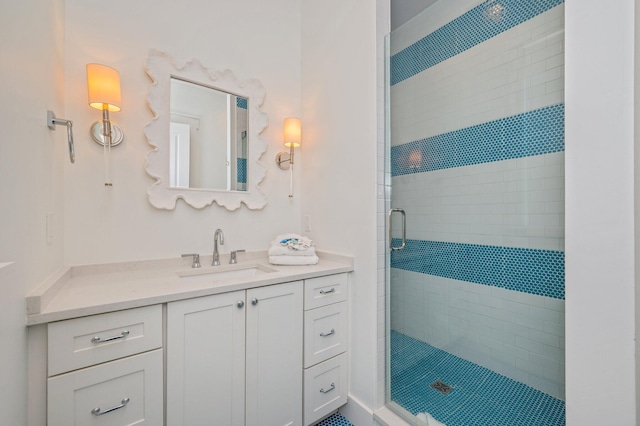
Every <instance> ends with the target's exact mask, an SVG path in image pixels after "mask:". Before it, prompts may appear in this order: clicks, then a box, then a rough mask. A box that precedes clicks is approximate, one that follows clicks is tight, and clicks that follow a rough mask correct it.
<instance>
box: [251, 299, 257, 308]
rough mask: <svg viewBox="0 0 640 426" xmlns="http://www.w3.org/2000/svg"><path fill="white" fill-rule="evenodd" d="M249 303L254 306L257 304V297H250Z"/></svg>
mask: <svg viewBox="0 0 640 426" xmlns="http://www.w3.org/2000/svg"><path fill="white" fill-rule="evenodd" d="M251 304H252V305H253V306H256V305H257V304H258V299H256V298H255V297H254V298H253V299H251Z"/></svg>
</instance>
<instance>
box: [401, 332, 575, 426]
mask: <svg viewBox="0 0 640 426" xmlns="http://www.w3.org/2000/svg"><path fill="white" fill-rule="evenodd" d="M436 380H440V381H442V382H444V383H446V384H448V385H450V386H453V388H454V390H453V391H451V393H449V394H448V395H443V394H441V393H440V392H438V391H436V390H434V389H432V388H431V387H430V386H429V385H430V384H431V383H433V382H435V381H436ZM391 399H392V400H393V401H395V402H396V403H398V404H399V405H401V406H402V407H404V408H405V409H406V410H407V411H409V412H410V413H411V414H413V415H415V414H417V413H419V412H423V411H426V412H429V413H430V414H431V415H432V416H433V417H435V418H436V419H437V420H440V421H441V422H443V423H445V424H446V425H447V426H518V425H522V426H564V425H565V423H566V420H565V403H564V401H561V400H559V399H557V398H554V397H552V396H549V395H547V394H545V393H543V392H540V391H538V390H536V389H533V388H531V387H529V386H527V385H525V384H523V383H520V382H516V381H515V380H512V379H509V378H508V377H505V376H502V375H500V374H498V373H495V372H493V371H491V370H489V369H487V368H484V367H481V366H479V365H477V364H474V363H472V362H469V361H466V360H464V359H462V358H458V357H456V356H454V355H451V354H449V353H448V352H445V351H443V350H440V349H437V348H434V347H433V346H431V345H429V344H427V343H424V342H421V341H419V340H416V339H413V338H411V337H408V336H405V335H403V334H401V333H398V332H395V331H391Z"/></svg>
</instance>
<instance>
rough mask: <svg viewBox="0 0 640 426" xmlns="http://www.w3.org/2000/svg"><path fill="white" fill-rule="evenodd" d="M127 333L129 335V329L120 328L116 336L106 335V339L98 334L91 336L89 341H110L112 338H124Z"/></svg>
mask: <svg viewBox="0 0 640 426" xmlns="http://www.w3.org/2000/svg"><path fill="white" fill-rule="evenodd" d="M128 335H129V330H122V333H120V334H118V335H117V336H112V337H107V338H106V339H103V338H102V337H100V336H95V337H92V338H91V343H105V342H111V341H112V340H118V339H124V338H125V337H127V336H128Z"/></svg>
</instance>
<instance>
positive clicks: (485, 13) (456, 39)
mask: <svg viewBox="0 0 640 426" xmlns="http://www.w3.org/2000/svg"><path fill="white" fill-rule="evenodd" d="M563 3H564V0H526V1H523V0H499V1H495V0H488V1H485V2H483V3H481V4H480V5H478V6H476V7H474V8H473V9H471V10H470V11H468V12H466V13H464V14H463V15H460V16H459V17H457V18H456V19H454V20H453V21H451V22H449V23H447V24H445V25H444V26H442V27H440V28H438V29H437V30H435V31H434V32H432V33H431V34H429V35H427V36H426V37H424V38H422V39H420V40H418V41H416V42H415V43H413V44H412V45H410V46H408V47H407V48H405V49H403V50H401V51H400V52H398V53H396V54H395V55H392V56H391V85H394V84H397V83H399V82H401V81H403V80H406V79H408V78H410V77H412V76H414V75H416V74H418V73H420V72H422V71H424V70H426V69H428V68H431V67H433V66H434V65H437V64H439V63H440V62H443V61H446V60H447V59H449V58H452V57H454V56H456V55H458V54H460V53H462V52H464V51H466V50H469V49H471V48H472V47H474V46H477V45H478V44H480V43H483V42H485V41H487V40H489V39H490V38H492V37H495V36H497V35H498V34H500V33H503V32H505V31H507V30H509V29H511V28H513V27H515V26H517V25H520V24H522V23H523V22H525V21H528V20H529V19H531V18H534V17H536V16H538V15H540V14H542V13H544V12H546V11H547V10H549V9H551V8H554V7H556V6H558V5H560V4H563Z"/></svg>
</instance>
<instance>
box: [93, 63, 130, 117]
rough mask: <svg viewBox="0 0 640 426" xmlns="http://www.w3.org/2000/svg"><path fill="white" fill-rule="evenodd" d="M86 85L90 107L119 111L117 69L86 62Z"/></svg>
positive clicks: (120, 99) (119, 98)
mask: <svg viewBox="0 0 640 426" xmlns="http://www.w3.org/2000/svg"><path fill="white" fill-rule="evenodd" d="M87 87H88V89H89V90H88V92H89V105H90V106H91V107H92V108H95V109H99V110H102V109H107V110H109V111H111V112H118V111H120V105H121V101H122V98H121V94H120V74H119V73H118V71H117V70H115V69H113V68H111V67H108V66H106V65H101V64H87ZM105 106H106V108H105Z"/></svg>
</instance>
